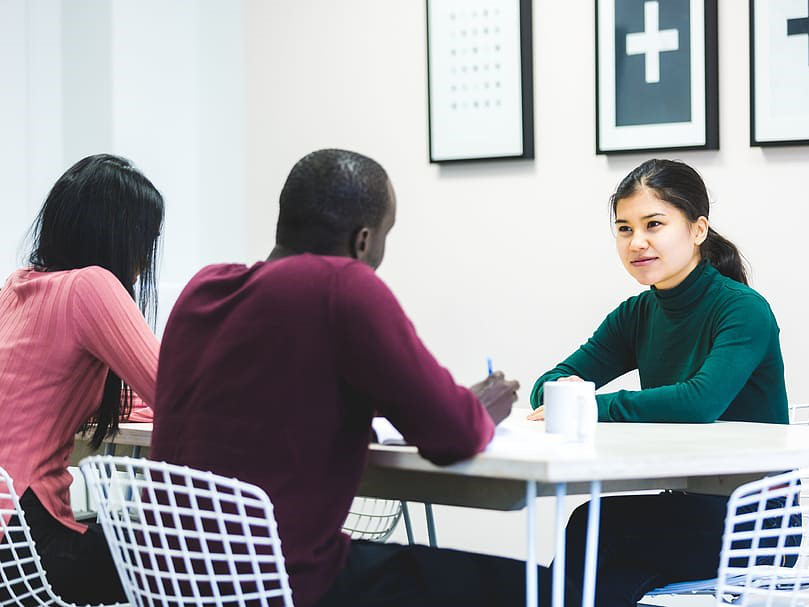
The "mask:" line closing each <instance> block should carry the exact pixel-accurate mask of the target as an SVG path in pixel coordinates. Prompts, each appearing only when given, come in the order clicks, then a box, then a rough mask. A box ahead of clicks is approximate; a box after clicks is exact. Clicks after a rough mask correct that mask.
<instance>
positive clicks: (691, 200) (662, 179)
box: [610, 158, 747, 284]
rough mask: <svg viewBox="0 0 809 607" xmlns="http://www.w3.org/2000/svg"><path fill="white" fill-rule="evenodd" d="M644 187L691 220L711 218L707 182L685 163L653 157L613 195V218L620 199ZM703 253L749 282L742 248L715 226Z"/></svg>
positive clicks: (729, 273)
mask: <svg viewBox="0 0 809 607" xmlns="http://www.w3.org/2000/svg"><path fill="white" fill-rule="evenodd" d="M641 188H649V189H650V190H652V191H653V192H654V193H655V195H656V196H657V197H658V198H659V199H660V200H663V201H665V202H668V203H669V204H672V205H674V206H675V207H677V208H678V209H680V210H681V211H682V212H683V213H684V214H685V216H686V218H688V220H689V221H691V222H694V221H696V220H697V219H698V218H699V217H705V218H706V219H707V218H708V212H709V207H710V202H709V200H708V190H707V188H706V187H705V182H704V181H702V177H700V176H699V173H697V172H696V171H695V170H694V169H692V168H691V167H690V166H688V165H687V164H685V163H684V162H679V161H677V160H660V159H657V158H653V159H652V160H647V161H646V162H644V163H643V164H641V165H640V166H639V167H637V168H636V169H634V170H633V171H632V172H631V173H629V175H627V176H626V177H624V179H623V180H622V181H621V183H620V185H619V186H618V189H617V190H615V193H614V194H613V195H612V196H611V197H610V208H611V210H612V215H613V217H614V216H615V209H616V207H617V206H618V202H619V201H620V200H622V199H624V198H628V197H629V196H632V195H633V194H635V192H637V191H638V190H640V189H641ZM700 254H701V255H702V257H703V258H704V259H707V260H708V261H709V262H710V264H711V265H712V266H713V267H715V268H716V269H717V270H719V272H721V273H722V274H724V275H725V276H727V277H728V278H732V279H733V280H735V281H737V282H740V283H742V284H747V269H746V267H745V262H744V258H743V257H742V254H741V253H740V252H739V249H738V248H736V245H734V244H733V243H732V242H730V241H729V240H728V239H727V238H724V237H723V236H720V235H719V233H718V232H717V231H716V230H714V229H713V228H710V227H709V228H708V236H707V237H706V238H705V241H704V242H703V243H702V244H701V245H700Z"/></svg>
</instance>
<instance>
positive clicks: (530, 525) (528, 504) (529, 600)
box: [525, 481, 539, 607]
mask: <svg viewBox="0 0 809 607" xmlns="http://www.w3.org/2000/svg"><path fill="white" fill-rule="evenodd" d="M536 504H537V485H536V483H535V482H534V481H527V482H526V483H525V515H526V517H527V520H526V525H525V527H526V529H527V531H526V533H527V537H526V538H525V539H526V546H527V547H528V558H526V559H525V604H526V605H527V607H537V605H538V601H539V598H538V593H537V552H536V535H537V533H536V528H537V513H536Z"/></svg>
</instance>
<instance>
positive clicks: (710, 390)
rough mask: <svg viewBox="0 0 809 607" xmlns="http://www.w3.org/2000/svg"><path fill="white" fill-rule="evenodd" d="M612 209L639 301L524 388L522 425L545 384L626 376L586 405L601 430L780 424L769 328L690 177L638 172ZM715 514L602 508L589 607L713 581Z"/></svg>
mask: <svg viewBox="0 0 809 607" xmlns="http://www.w3.org/2000/svg"><path fill="white" fill-rule="evenodd" d="M610 202H611V207H612V214H613V217H614V220H615V233H616V244H617V249H618V255H619V256H620V258H621V261H622V262H623V264H624V266H625V267H626V269H627V271H628V272H629V273H630V274H631V275H632V276H633V277H634V278H635V279H636V280H637V281H638V282H639V283H641V284H643V285H650V286H651V289H649V290H647V291H644V292H643V293H641V294H640V295H637V296H635V297H630V298H629V299H628V300H626V301H625V302H623V303H622V304H620V305H619V306H618V307H617V308H616V309H615V310H614V311H613V312H611V313H610V314H609V315H608V316H607V318H606V319H605V320H604V322H602V323H601V326H599V327H598V329H597V330H596V332H595V333H594V334H593V336H592V337H591V338H590V339H589V340H588V341H587V343H585V344H584V345H582V346H581V347H580V348H579V349H578V350H577V351H576V352H574V353H573V354H571V355H570V356H568V357H567V358H566V359H565V360H564V361H562V362H561V363H559V364H558V365H557V366H556V367H554V368H553V369H551V370H550V371H548V372H547V373H545V374H543V375H542V376H541V377H540V378H539V379H538V380H537V381H536V383H535V385H534V388H533V390H532V392H531V406H532V407H533V408H534V409H536V411H534V413H532V414H531V415H530V416H529V419H535V420H539V419H543V418H544V415H543V410H542V387H543V384H544V383H545V382H546V381H553V380H557V381H581V380H588V381H593V382H595V384H596V387H600V386H602V385H604V384H606V383H607V382H609V381H610V380H612V379H614V378H616V377H618V376H620V375H623V374H624V373H626V372H627V371H631V370H633V369H637V370H638V372H639V374H640V381H641V389H640V390H619V391H617V392H612V393H609V394H599V395H598V396H597V401H598V419H599V421H604V422H613V421H614V422H683V423H707V422H713V421H716V420H718V419H724V420H742V421H756V422H771V423H784V424H785V423H787V422H788V416H787V397H786V388H785V386H784V364H783V360H782V358H781V349H780V345H779V341H778V325H777V324H776V322H775V317H774V316H773V313H772V310H770V306H769V305H768V304H767V301H766V300H765V299H764V298H763V297H762V296H761V295H759V294H758V293H757V292H756V291H754V290H753V289H751V288H750V287H748V286H747V276H746V273H745V269H744V266H743V264H742V259H741V255H740V254H739V251H738V250H737V249H736V247H735V246H734V245H733V244H732V243H731V242H729V241H728V240H726V239H725V238H723V237H721V236H720V235H719V234H718V233H716V231H714V230H713V229H711V228H710V226H709V223H708V206H709V202H708V193H707V191H706V188H705V184H704V183H703V181H702V179H701V178H700V176H699V174H697V172H696V171H694V169H692V168H691V167H689V166H688V165H686V164H684V163H681V162H674V161H669V160H649V161H647V162H644V163H643V164H642V165H640V166H639V167H638V168H636V169H635V170H634V171H632V172H631V173H630V174H629V175H627V177H625V178H624V180H623V181H622V182H621V184H620V185H619V186H618V189H617V191H616V192H615V194H613V195H612V198H611V201H610ZM638 431H639V432H642V431H643V430H642V429H641V428H638ZM726 504H727V498H726V497H722V496H714V495H704V494H697V493H687V492H672V491H666V492H664V493H661V494H659V495H643V496H619V497H608V498H605V499H604V500H603V501H602V504H601V538H600V541H599V557H598V574H597V587H596V605H597V606H604V607H606V606H610V607H614V606H616V605H635V604H636V603H637V601H638V600H640V598H641V597H642V596H643V595H644V594H645V593H646V592H648V591H649V590H651V589H653V588H657V587H660V586H663V585H665V584H669V583H672V582H676V581H684V580H696V579H705V578H712V577H715V576H716V571H717V567H718V564H719V551H720V547H721V540H722V530H723V526H724V525H723V524H724V517H725V508H726ZM586 520H587V506H586V505H585V506H582V507H581V508H579V509H578V510H576V512H574V513H573V516H572V518H571V520H570V522H569V523H568V527H567V547H568V558H567V559H566V571H567V572H568V577H569V584H568V587H569V588H576V587H578V588H581V576H582V563H583V561H584V558H583V555H584V538H585V533H586ZM571 600H572V601H575V600H576V597H571ZM579 600H580V599H579ZM571 604H572V603H571Z"/></svg>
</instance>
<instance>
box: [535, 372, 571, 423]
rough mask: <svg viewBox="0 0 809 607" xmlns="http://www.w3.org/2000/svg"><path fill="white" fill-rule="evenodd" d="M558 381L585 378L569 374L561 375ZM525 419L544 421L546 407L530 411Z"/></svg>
mask: <svg viewBox="0 0 809 607" xmlns="http://www.w3.org/2000/svg"><path fill="white" fill-rule="evenodd" d="M556 381H584V380H583V379H582V378H581V377H579V376H578V375H568V376H567V377H560V378H559V379H557V380H556ZM525 419H527V420H528V421H532V422H541V421H543V420H544V419H545V407H544V406H542V407H537V408H536V410H535V411H532V412H531V413H529V414H528V416H527V417H526V418H525Z"/></svg>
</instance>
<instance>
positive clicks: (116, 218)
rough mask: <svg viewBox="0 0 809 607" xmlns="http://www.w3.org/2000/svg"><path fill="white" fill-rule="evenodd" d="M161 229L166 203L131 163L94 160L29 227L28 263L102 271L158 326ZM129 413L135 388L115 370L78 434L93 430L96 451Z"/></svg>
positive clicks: (80, 166)
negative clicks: (158, 259) (158, 254)
mask: <svg viewBox="0 0 809 607" xmlns="http://www.w3.org/2000/svg"><path fill="white" fill-rule="evenodd" d="M162 225H163V197H162V196H161V195H160V192H158V191H157V189H156V188H155V187H154V185H152V182H151V181H149V180H148V179H147V178H146V177H145V176H144V175H143V174H142V173H141V172H140V171H138V170H137V169H136V168H135V167H134V166H132V163H131V162H129V161H128V160H126V159H125V158H121V157H119V156H112V155H110V154H97V155H95V156H88V157H87V158H83V159H82V160H80V161H78V162H77V163H76V164H74V165H73V166H72V167H70V168H69V169H68V170H67V172H65V174H64V175H62V176H61V177H60V178H59V179H58V180H57V182H56V183H55V184H54V186H53V188H52V189H51V191H50V193H49V194H48V197H47V198H46V199H45V204H44V205H43V206H42V209H41V210H40V211H39V214H38V215H37V218H36V220H35V221H34V224H33V226H32V227H31V238H32V240H33V248H32V250H31V255H30V257H29V263H30V264H31V266H32V267H33V268H35V269H37V270H40V271H44V272H54V271H58V270H73V269H77V268H84V267H87V266H101V267H102V268H105V269H107V270H109V271H110V272H112V273H113V274H114V275H115V277H116V278H117V279H118V280H119V281H120V282H121V284H122V285H123V286H124V288H125V289H126V290H127V292H128V293H129V295H130V296H131V297H132V299H136V300H137V302H138V307H139V308H140V310H141V312H142V313H144V315H147V316H148V317H149V318H151V319H152V320H153V319H154V317H155V313H156V311H157V289H156V286H155V268H156V265H157V250H158V241H159V236H160V230H161V226H162ZM136 283H137V284H136ZM136 294H137V298H136ZM131 408H132V389H131V388H130V387H129V386H128V385H126V384H125V383H124V382H122V381H121V378H120V377H118V376H117V375H116V374H115V373H114V372H113V371H112V370H110V371H109V373H108V374H107V379H106V382H105V384H104V392H103V395H102V397H101V403H100V407H99V409H98V412H97V413H96V414H95V415H94V416H93V417H92V418H91V419H90V420H88V421H87V422H86V423H85V424H84V425H82V427H81V428H80V430H81V431H83V432H88V431H89V429H90V427H91V426H92V425H94V426H95V430H94V432H93V437H92V439H91V442H90V444H91V445H92V446H93V448H95V449H98V447H100V446H101V443H102V441H103V440H104V438H105V437H107V436H110V435H113V434H115V433H116V432H117V431H118V422H119V420H120V419H121V417H126V416H127V415H129V412H130V410H131Z"/></svg>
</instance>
